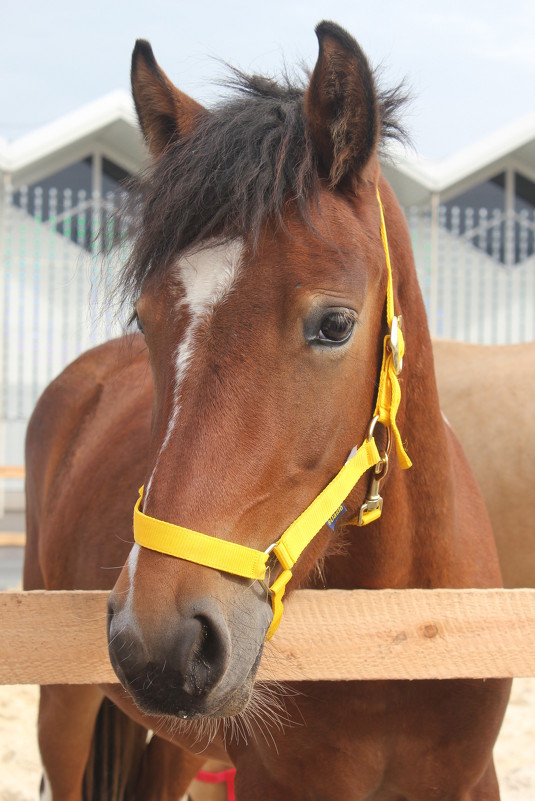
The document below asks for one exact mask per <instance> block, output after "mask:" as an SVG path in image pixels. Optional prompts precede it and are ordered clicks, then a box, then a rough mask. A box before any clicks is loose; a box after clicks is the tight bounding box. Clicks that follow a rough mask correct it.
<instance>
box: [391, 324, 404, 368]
mask: <svg viewBox="0 0 535 801" xmlns="http://www.w3.org/2000/svg"><path fill="white" fill-rule="evenodd" d="M400 328H401V314H400V315H399V317H393V318H392V326H391V328H390V338H389V346H390V350H391V352H392V362H393V364H394V372H395V374H396V375H399V374H400V373H401V370H402V368H403V359H402V357H401V356H400V353H399V329H400Z"/></svg>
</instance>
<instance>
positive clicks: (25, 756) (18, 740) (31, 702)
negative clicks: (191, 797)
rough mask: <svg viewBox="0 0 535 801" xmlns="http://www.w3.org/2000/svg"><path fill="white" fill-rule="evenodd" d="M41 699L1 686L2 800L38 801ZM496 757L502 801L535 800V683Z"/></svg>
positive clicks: (517, 707)
mask: <svg viewBox="0 0 535 801" xmlns="http://www.w3.org/2000/svg"><path fill="white" fill-rule="evenodd" d="M37 697H38V689H37V687H34V686H14V687H0V801H38V798H39V793H38V788H39V782H40V777H41V766H40V761H39V754H38V750H37V743H36V734H35V731H36V728H35V722H36V717H37ZM495 756H496V766H497V770H498V776H499V778H500V786H501V791H502V801H535V678H532V679H517V680H516V681H515V683H514V686H513V693H512V696H511V702H510V704H509V708H508V710H507V715H506V718H505V722H504V725H503V728H502V731H501V733H500V737H499V740H498V743H497V745H496V749H495Z"/></svg>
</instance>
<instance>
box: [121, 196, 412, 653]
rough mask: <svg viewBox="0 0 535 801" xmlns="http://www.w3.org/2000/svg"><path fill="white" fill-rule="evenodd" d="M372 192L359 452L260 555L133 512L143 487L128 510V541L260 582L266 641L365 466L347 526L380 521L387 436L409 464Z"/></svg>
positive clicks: (396, 333) (400, 344)
mask: <svg viewBox="0 0 535 801" xmlns="http://www.w3.org/2000/svg"><path fill="white" fill-rule="evenodd" d="M376 193H377V200H378V202H379V211H380V216H381V239H382V242H383V249H384V252H385V257H386V265H387V271H388V283H387V289H386V318H387V323H388V329H389V333H388V334H387V335H386V336H385V338H384V343H383V361H382V365H381V374H380V378H379V389H378V392H377V403H376V406H375V411H374V413H373V418H372V421H371V423H370V426H369V429H368V435H367V437H366V439H365V440H364V442H363V443H362V445H361V446H360V447H359V448H357V447H355V448H353V450H352V451H351V453H350V454H349V457H348V459H347V461H346V463H345V465H344V466H343V467H342V469H341V470H340V471H339V472H338V473H337V475H336V476H335V477H334V478H333V480H332V481H331V482H330V484H328V485H327V486H326V487H325V489H324V490H322V492H320V494H319V495H318V496H317V497H316V498H315V499H314V500H313V501H312V503H311V504H310V505H309V506H308V507H307V508H306V509H305V511H304V512H302V514H300V515H299V517H298V518H297V519H296V520H294V522H293V523H292V524H291V525H290V526H289V527H288V528H287V529H286V531H285V532H284V534H282V536H281V537H280V538H279V539H278V540H277V541H276V542H274V543H273V544H272V545H270V546H269V548H267V550H265V551H257V550H256V549H255V548H249V547H247V546H245V545H239V544H238V543H235V542H229V541H228V540H221V539H218V538H217V537H211V536H209V535H208V534H202V533H201V532H199V531H192V530H191V529H187V528H183V527H182V526H177V525H174V524H172V523H166V522H165V521H163V520H158V519H157V518H154V517H149V516H148V515H146V514H144V513H143V512H142V511H141V510H140V508H139V506H140V503H141V499H142V497H143V487H141V489H140V491H139V498H138V500H137V503H136V505H135V507H134V539H135V541H136V542H137V543H138V545H141V546H143V547H144V548H149V549H151V550H153V551H159V552H160V553H164V554H168V555H170V556H175V557H178V558H180V559H185V560H187V561H188V562H195V563H196V564H199V565H204V566H205V567H211V568H213V569H214V570H222V571H223V572H225V573H232V574H233V575H235V576H241V577H242V578H247V579H251V580H257V581H260V582H261V583H262V584H263V585H264V586H265V588H266V590H267V592H268V594H269V595H270V596H271V604H272V609H273V620H272V622H271V625H270V627H269V629H268V632H267V635H266V639H267V640H269V639H271V637H272V636H273V634H274V633H275V631H276V629H277V627H278V625H279V623H280V619H281V617H282V612H283V604H282V597H283V595H284V592H285V589H286V585H287V584H288V582H289V580H290V579H291V577H292V568H293V566H294V565H295V563H296V562H297V560H298V558H299V557H300V555H301V554H302V553H303V551H304V550H305V548H306V547H307V545H308V544H309V543H310V542H311V541H312V540H313V539H314V537H315V536H316V534H318V532H319V531H320V530H321V529H322V528H323V526H324V525H329V526H330V528H332V529H333V530H334V524H335V522H336V520H337V519H338V517H339V516H340V515H341V514H342V513H343V512H344V511H345V506H344V503H343V502H344V501H345V499H346V498H347V496H348V495H349V493H350V492H351V490H352V489H353V487H354V486H355V485H356V483H357V481H358V480H359V479H360V478H361V477H362V476H363V475H364V473H365V472H366V471H367V470H369V469H370V468H371V467H374V468H375V469H374V472H373V474H372V476H371V480H370V486H369V490H368V494H367V497H366V500H365V501H364V503H363V505H362V507H361V509H360V511H359V514H358V516H357V517H355V518H354V519H353V520H350V521H349V524H350V525H358V526H364V525H367V524H368V523H372V522H373V521H374V520H377V518H378V517H380V515H381V510H382V498H381V496H380V494H379V488H380V484H381V482H382V480H383V479H384V477H385V475H386V471H387V469H388V454H389V450H390V444H391V437H392V436H393V438H394V442H395V444H396V452H397V456H398V460H399V463H400V466H401V467H402V468H403V469H405V468H408V467H410V466H411V461H410V459H409V457H408V456H407V453H406V452H405V449H404V447H403V443H402V441H401V435H400V433H399V429H398V427H397V424H396V415H397V412H398V409H399V404H400V401H401V388H400V385H399V381H398V378H397V376H398V375H399V373H400V372H401V368H402V362H403V354H404V349H405V346H404V341H403V334H402V332H401V316H399V317H396V316H395V315H394V289H393V283H392V267H391V263H390V253H389V249H388V240H387V236H386V226H385V219H384V213H383V205H382V203H381V197H380V195H379V189H378V188H377V190H376ZM377 422H380V423H382V424H383V425H384V426H385V428H386V430H387V435H388V437H387V447H386V450H385V452H384V453H383V454H382V455H381V454H380V453H379V450H378V448H377V445H376V443H375V439H374V435H373V434H374V428H375V424H376V423H377ZM271 554H274V556H275V557H276V558H277V560H278V562H279V564H280V565H281V567H282V573H281V574H280V575H279V576H278V578H276V579H275V581H274V582H273V584H271V586H269V583H268V581H266V575H268V579H269V568H268V564H267V563H268V560H269V558H270V556H271Z"/></svg>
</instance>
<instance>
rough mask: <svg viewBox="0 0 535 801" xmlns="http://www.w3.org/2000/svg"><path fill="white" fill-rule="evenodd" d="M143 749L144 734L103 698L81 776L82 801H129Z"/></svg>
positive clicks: (142, 729) (138, 726)
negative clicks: (82, 780)
mask: <svg viewBox="0 0 535 801" xmlns="http://www.w3.org/2000/svg"><path fill="white" fill-rule="evenodd" d="M146 747H147V730H146V729H144V728H143V726H140V725H139V724H138V723H134V721H133V720H131V719H130V718H129V717H127V716H126V715H125V714H124V713H123V712H121V711H120V709H118V708H117V707H116V706H115V704H113V703H112V702H111V701H109V700H108V699H107V698H105V699H104V701H103V702H102V706H101V707H100V711H99V713H98V717H97V722H96V724H95V733H94V735H93V742H92V745H91V752H90V754H89V760H88V763H87V768H86V771H85V775H84V785H83V799H84V801H131V799H133V797H134V791H135V788H136V785H137V781H138V778H139V776H140V774H141V769H142V766H143V758H144V755H145V751H146Z"/></svg>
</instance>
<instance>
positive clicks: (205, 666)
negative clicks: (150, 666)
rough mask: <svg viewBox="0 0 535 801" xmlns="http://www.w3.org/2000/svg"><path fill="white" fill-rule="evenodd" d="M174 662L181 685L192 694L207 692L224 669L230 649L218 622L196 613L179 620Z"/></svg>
mask: <svg viewBox="0 0 535 801" xmlns="http://www.w3.org/2000/svg"><path fill="white" fill-rule="evenodd" d="M177 646H178V647H177V650H176V656H177V664H176V667H178V668H179V669H180V672H181V673H182V675H183V677H184V683H183V689H184V691H185V692H186V693H187V694H188V695H191V696H200V695H203V694H204V693H206V692H208V691H209V690H210V689H211V688H212V687H213V686H214V685H215V684H217V682H218V681H219V680H220V679H221V677H222V675H223V673H224V672H225V669H226V666H227V663H228V657H229V651H228V647H227V638H226V637H225V629H224V627H223V625H222V623H221V622H219V621H216V620H213V619H211V618H209V617H208V616H206V615H197V616H195V617H193V618H190V619H189V620H185V621H183V622H182V625H181V626H180V631H179V637H178V640H177Z"/></svg>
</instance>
